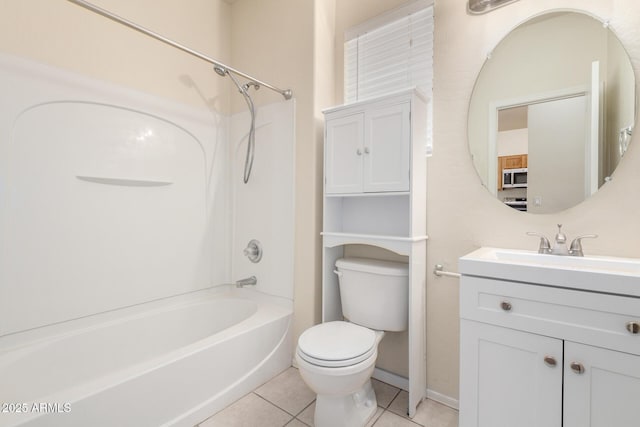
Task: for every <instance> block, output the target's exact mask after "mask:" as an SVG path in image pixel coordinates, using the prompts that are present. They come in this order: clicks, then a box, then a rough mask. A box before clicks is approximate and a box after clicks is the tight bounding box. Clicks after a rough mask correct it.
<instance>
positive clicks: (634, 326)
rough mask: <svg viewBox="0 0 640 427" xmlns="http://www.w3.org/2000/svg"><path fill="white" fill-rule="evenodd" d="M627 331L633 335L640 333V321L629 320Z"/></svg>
mask: <svg viewBox="0 0 640 427" xmlns="http://www.w3.org/2000/svg"><path fill="white" fill-rule="evenodd" d="M626 327H627V331H629V333H632V334H633V335H637V334H640V322H627V325H626Z"/></svg>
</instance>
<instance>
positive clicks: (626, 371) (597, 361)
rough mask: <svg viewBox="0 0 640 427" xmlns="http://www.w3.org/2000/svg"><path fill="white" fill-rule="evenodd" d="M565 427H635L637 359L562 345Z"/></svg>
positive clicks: (639, 381)
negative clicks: (563, 356)
mask: <svg viewBox="0 0 640 427" xmlns="http://www.w3.org/2000/svg"><path fill="white" fill-rule="evenodd" d="M564 371H565V374H564V375H565V390H564V401H565V407H564V427H638V425H640V404H639V402H640V400H639V399H640V356H636V355H633V354H628V353H621V352H618V351H613V350H607V349H604V348H599V347H592V346H588V345H583V344H576V343H572V342H566V343H565V368H564Z"/></svg>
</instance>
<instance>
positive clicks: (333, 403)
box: [313, 379, 378, 427]
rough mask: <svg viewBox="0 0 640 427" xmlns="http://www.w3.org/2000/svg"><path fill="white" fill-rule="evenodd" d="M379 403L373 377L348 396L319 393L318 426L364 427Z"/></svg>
mask: <svg viewBox="0 0 640 427" xmlns="http://www.w3.org/2000/svg"><path fill="white" fill-rule="evenodd" d="M377 407H378V403H377V401H376V394H375V392H374V391H373V386H372V385H371V379H368V380H367V382H366V383H365V384H364V385H363V386H362V388H361V389H359V390H358V391H356V392H355V393H351V394H348V395H346V396H329V395H318V396H317V398H316V412H315V415H314V420H313V421H314V424H315V426H316V427H364V426H365V425H366V424H367V422H369V420H370V419H371V418H372V417H373V415H374V414H375V413H376V409H377Z"/></svg>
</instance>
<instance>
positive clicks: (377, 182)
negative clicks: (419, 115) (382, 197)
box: [363, 103, 411, 192]
mask: <svg viewBox="0 0 640 427" xmlns="http://www.w3.org/2000/svg"><path fill="white" fill-rule="evenodd" d="M410 111H411V109H410V106H409V103H402V104H396V105H390V106H385V107H379V108H372V109H370V110H367V111H366V113H365V134H364V140H365V143H364V153H365V154H364V183H363V186H364V191H365V192H385V191H409V163H410V147H411V121H410Z"/></svg>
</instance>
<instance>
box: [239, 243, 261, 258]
mask: <svg viewBox="0 0 640 427" xmlns="http://www.w3.org/2000/svg"><path fill="white" fill-rule="evenodd" d="M242 253H243V254H244V256H246V257H247V258H249V261H251V262H253V263H256V262H260V260H261V259H262V245H261V244H260V242H259V241H257V240H256V239H253V240H251V241H250V242H249V243H248V244H247V247H246V248H244V250H243V251H242Z"/></svg>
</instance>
